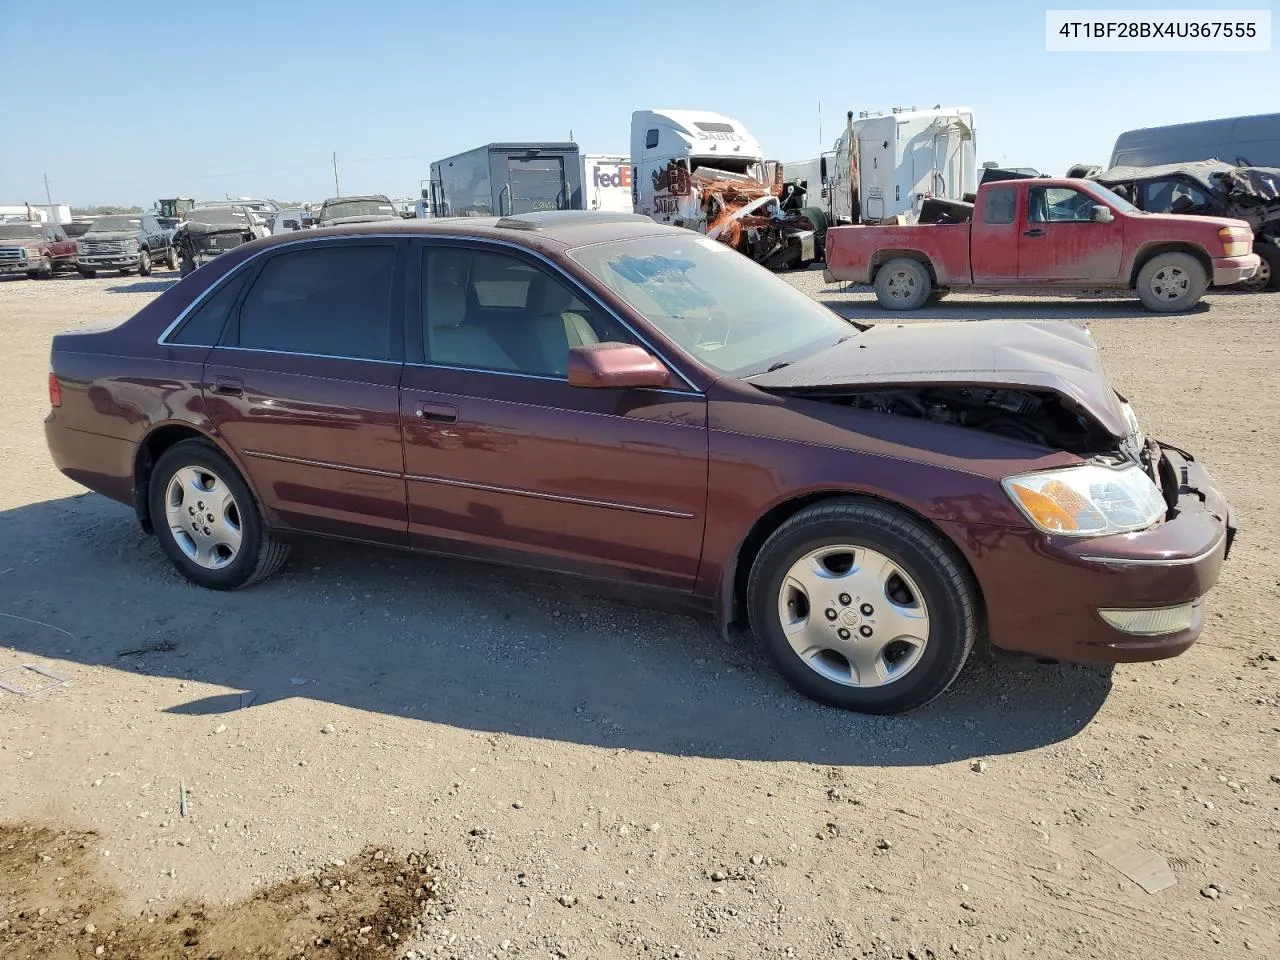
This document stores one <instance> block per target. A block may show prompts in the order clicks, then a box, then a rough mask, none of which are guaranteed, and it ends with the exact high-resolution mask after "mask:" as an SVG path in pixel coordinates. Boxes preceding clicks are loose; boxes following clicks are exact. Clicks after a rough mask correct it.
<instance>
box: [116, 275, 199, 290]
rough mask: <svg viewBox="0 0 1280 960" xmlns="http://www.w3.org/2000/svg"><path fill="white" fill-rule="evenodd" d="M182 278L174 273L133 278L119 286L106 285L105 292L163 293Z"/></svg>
mask: <svg viewBox="0 0 1280 960" xmlns="http://www.w3.org/2000/svg"><path fill="white" fill-rule="evenodd" d="M181 279H182V278H181V277H179V276H178V275H177V274H176V273H175V274H174V275H173V276H171V277H154V278H152V279H150V280H135V281H134V282H133V283H125V284H121V285H120V286H115V287H107V293H164V292H165V291H166V290H168V289H169V288H170V287H172V286H173V285H174V284H175V283H177V282H178V281H179V280H181Z"/></svg>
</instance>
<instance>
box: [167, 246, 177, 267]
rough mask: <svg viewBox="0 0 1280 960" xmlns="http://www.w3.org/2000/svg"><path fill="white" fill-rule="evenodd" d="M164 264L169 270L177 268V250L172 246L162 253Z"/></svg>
mask: <svg viewBox="0 0 1280 960" xmlns="http://www.w3.org/2000/svg"><path fill="white" fill-rule="evenodd" d="M164 265H165V266H166V267H168V268H169V269H170V270H177V269H178V251H177V250H175V249H173V247H170V248H169V250H168V252H167V253H166V254H165V255H164Z"/></svg>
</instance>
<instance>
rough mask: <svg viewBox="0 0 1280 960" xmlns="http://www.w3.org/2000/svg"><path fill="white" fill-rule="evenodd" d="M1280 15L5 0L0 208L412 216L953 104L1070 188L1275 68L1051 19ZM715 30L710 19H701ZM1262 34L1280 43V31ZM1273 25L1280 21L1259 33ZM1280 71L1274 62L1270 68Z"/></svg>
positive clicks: (1253, 94)
mask: <svg viewBox="0 0 1280 960" xmlns="http://www.w3.org/2000/svg"><path fill="white" fill-rule="evenodd" d="M1072 6H1080V7H1085V8H1095V9H1096V8H1103V7H1111V8H1143V7H1150V8H1171V7H1180V8H1200V9H1207V8H1215V9H1230V8H1240V7H1253V8H1261V9H1272V8H1274V6H1275V4H1274V3H1263V2H1259V0H1253V2H1249V0H1238V2H1237V3H1227V4H1215V3H1213V2H1211V0H1201V2H1199V3H1179V2H1177V0H1165V2H1164V3H1158V4H1150V3H1142V2H1140V0H1132V2H1129V3H1112V4H1108V3H1103V2H1098V0H1094V2H1092V3H1091V2H1088V0H1080V2H1078V3H1077V4H1071V3H1067V2H1062V0H1057V2H1050V3H1039V4H1036V3H1016V2H988V3H985V4H973V3H956V2H946V0H938V2H929V0H916V2H910V3H903V2H898V3H895V2H889V0H879V2H875V3H870V2H856V0H829V2H827V3H822V4H819V3H808V2H803V3H802V2H792V3H777V2H757V0H738V2H725V3H715V4H710V5H707V4H702V3H698V2H690V0H637V2H633V3H629V4H623V3H609V2H602V0H592V2H581V0H559V2H556V0H542V2H536V0H523V2H519V3H517V2H514V0H477V2H470V3H467V2H462V3H460V2H440V0H421V2H403V0H378V2H365V3H358V2H351V0H345V2H340V3H339V2H332V0H309V2H299V0H277V2H271V3H266V2H263V0H259V2H256V3H253V2H242V0H219V2H213V0H207V2H202V0H197V2H195V3H181V2H179V3H173V2H169V3H160V4H153V5H146V4H142V5H128V4H126V5H124V6H122V5H120V4H118V3H117V4H112V3H89V2H75V0H73V2H69V3H57V2H55V3H32V2H28V0H0V56H2V57H3V62H4V66H5V69H4V76H5V77H6V78H7V79H8V81H9V84H10V86H9V90H10V92H11V93H12V92H15V91H22V92H24V93H27V92H29V93H31V94H33V95H34V98H33V99H32V100H31V101H26V102H18V101H15V100H12V99H11V100H10V101H9V104H8V107H7V109H6V119H5V121H4V123H3V124H2V125H0V204H3V203H19V202H22V201H25V200H29V201H33V202H35V201H39V202H43V199H44V186H43V184H42V182H41V177H42V175H44V174H46V173H47V174H48V176H49V181H50V184H51V186H52V192H53V199H54V200H55V201H59V202H63V201H65V202H69V203H73V204H78V205H79V204H97V203H137V204H142V205H147V206H149V205H150V204H151V203H152V202H153V201H154V200H155V199H156V198H157V197H162V196H174V195H183V196H194V197H196V198H197V199H201V198H211V197H221V196H223V195H224V193H226V192H230V193H233V194H236V195H255V196H264V195H265V196H272V197H277V198H280V199H288V200H321V199H323V198H324V197H326V196H329V195H331V194H332V191H333V171H332V168H331V166H330V163H329V157H330V153H331V152H332V151H335V150H336V151H337V153H338V161H339V171H340V174H341V180H342V192H343V193H344V194H353V193H365V192H368V193H386V194H389V195H391V196H413V195H415V194H416V193H417V190H418V183H419V181H420V180H422V179H423V178H425V177H426V176H427V172H428V164H429V162H430V161H431V160H432V159H436V158H440V157H444V156H448V155H450V154H453V153H457V152H459V151H462V150H465V149H468V148H470V147H473V146H478V145H480V144H482V143H486V142H489V141H493V140H544V139H553V140H554V139H564V138H567V137H568V136H569V132H570V131H571V130H572V131H573V135H574V137H575V138H576V139H577V141H578V143H579V144H580V145H581V147H582V149H583V150H584V152H599V153H612V152H619V153H626V152H627V151H628V149H629V142H628V141H629V124H630V117H631V111H632V110H635V109H644V108H647V107H690V108H698V109H708V110H715V111H718V112H720V113H725V114H728V115H729V116H732V117H735V118H737V119H738V120H740V121H742V122H743V123H744V124H746V125H747V127H748V128H749V129H750V130H751V131H752V132H753V133H754V134H755V135H756V136H757V138H758V139H759V140H760V141H761V143H762V144H763V145H764V148H765V151H766V153H767V154H768V155H769V156H770V157H771V158H772V159H777V160H782V161H789V160H790V161H794V160H801V159H807V158H812V157H815V156H817V155H818V153H819V150H820V141H819V125H818V104H819V101H821V104H822V141H823V143H822V146H824V147H825V146H829V144H830V142H831V141H832V140H833V139H834V137H835V136H836V134H837V133H838V130H839V127H840V126H841V124H842V122H843V117H844V113H845V111H846V110H854V111H858V110H887V109H888V108H889V107H892V106H912V105H915V106H921V107H925V106H932V105H933V104H935V103H939V102H941V103H942V104H944V105H948V106H955V105H967V106H971V107H973V108H974V109H975V111H976V126H977V141H978V155H979V160H996V161H999V162H1003V163H1008V164H1010V165H1015V166H1033V167H1037V168H1039V169H1041V170H1046V171H1048V172H1051V173H1058V174H1060V173H1062V172H1064V170H1065V169H1066V167H1067V166H1068V165H1070V164H1071V163H1075V162H1081V161H1091V162H1100V163H1105V162H1106V161H1107V159H1108V157H1109V154H1110V149H1111V145H1112V143H1113V142H1114V140H1115V137H1116V135H1117V134H1118V133H1120V132H1121V131H1122V130H1126V129H1129V128H1132V127H1137V126H1149V125H1158V124H1164V123H1171V122H1177V121H1180V120H1199V119H1207V118H1211V117H1218V116H1224V115H1235V114H1247V113H1267V112H1274V111H1280V61H1278V60H1277V57H1278V56H1280V53H1277V52H1272V53H1255V54H1236V55H1230V54H1208V53H1159V54H1152V53H1147V54H1137V53H1126V54H1080V53H1070V54H1063V53H1054V54H1050V53H1046V52H1045V50H1044V10H1045V9H1046V7H1053V8H1063V7H1066V8H1070V7H1072ZM715 11H719V13H718V14H717V13H716V12H715ZM1273 19H1276V20H1278V21H1280V18H1275V17H1274V9H1273ZM1276 26H1277V28H1280V22H1278V23H1277V24H1276ZM1275 49H1276V50H1280V46H1277V47H1276V48H1275Z"/></svg>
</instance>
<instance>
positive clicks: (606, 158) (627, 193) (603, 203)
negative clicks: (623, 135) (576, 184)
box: [582, 154, 632, 213]
mask: <svg viewBox="0 0 1280 960" xmlns="http://www.w3.org/2000/svg"><path fill="white" fill-rule="evenodd" d="M582 196H583V200H584V201H585V202H584V203H583V205H582V206H583V209H585V210H608V211H610V212H612V213H631V212H632V203H631V158H630V157H621V156H617V155H616V154H608V155H592V156H585V157H583V158H582Z"/></svg>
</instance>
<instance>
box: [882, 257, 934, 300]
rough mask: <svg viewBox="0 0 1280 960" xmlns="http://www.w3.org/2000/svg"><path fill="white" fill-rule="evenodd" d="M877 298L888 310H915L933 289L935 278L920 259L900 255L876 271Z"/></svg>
mask: <svg viewBox="0 0 1280 960" xmlns="http://www.w3.org/2000/svg"><path fill="white" fill-rule="evenodd" d="M875 288H876V299H877V300H879V301H880V306H882V307H884V308H885V309H886V310H915V309H916V308H917V307H920V306H923V304H924V302H925V301H926V300H928V299H929V294H930V293H931V292H932V291H933V278H932V277H930V276H929V271H928V269H926V267H925V265H924V264H923V263H921V262H920V261H919V260H912V259H911V258H910V257H899V258H898V259H896V260H890V261H889V262H888V263H886V264H885V265H884V266H883V267H881V268H880V270H879V271H878V272H877V273H876V280H875Z"/></svg>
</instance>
